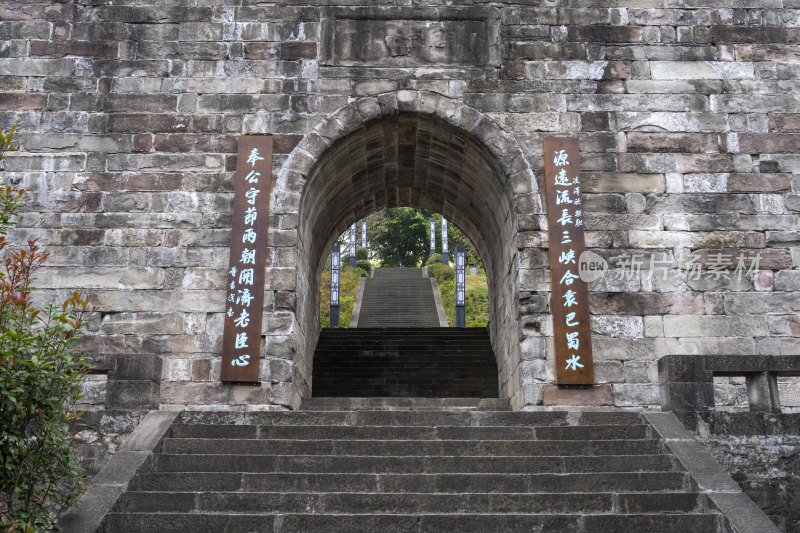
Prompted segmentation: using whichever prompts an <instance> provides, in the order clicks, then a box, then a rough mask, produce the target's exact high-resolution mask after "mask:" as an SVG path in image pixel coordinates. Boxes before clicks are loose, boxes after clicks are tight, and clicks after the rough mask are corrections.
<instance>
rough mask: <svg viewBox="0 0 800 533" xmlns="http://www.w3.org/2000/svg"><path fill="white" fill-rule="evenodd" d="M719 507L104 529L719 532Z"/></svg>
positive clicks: (120, 520)
mask: <svg viewBox="0 0 800 533" xmlns="http://www.w3.org/2000/svg"><path fill="white" fill-rule="evenodd" d="M722 527H723V526H722V519H721V515H719V514H716V513H709V514H700V513H683V514H681V513H675V514H585V515H581V514H522V513H507V514H477V513H459V514H456V513H454V514H377V515H376V514H323V513H314V514H280V515H278V514H234V513H203V514H195V513H111V514H109V515H108V517H107V519H106V520H105V521H104V524H103V527H102V528H101V530H100V533H126V532H142V531H158V532H159V533H172V532H175V533H187V532H189V531H225V532H226V533H240V532H247V533H299V532H325V533H375V532H381V533H442V532H450V531H458V532H459V533H509V532H512V531H548V532H549V531H553V532H566V531H569V532H570V533H608V532H610V531H614V532H620V533H627V532H645V531H646V532H648V533H687V532H704V533H705V532H716V531H721V530H722Z"/></svg>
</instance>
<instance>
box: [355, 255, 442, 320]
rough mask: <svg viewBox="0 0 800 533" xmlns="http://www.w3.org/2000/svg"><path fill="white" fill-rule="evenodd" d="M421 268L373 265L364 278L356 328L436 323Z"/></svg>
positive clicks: (429, 283) (435, 314) (432, 305)
mask: <svg viewBox="0 0 800 533" xmlns="http://www.w3.org/2000/svg"><path fill="white" fill-rule="evenodd" d="M422 274H423V272H422V269H421V268H376V269H375V271H374V274H373V277H371V278H367V279H366V280H364V294H363V297H362V301H361V310H360V312H359V315H358V316H359V318H358V328H359V329H360V328H393V327H409V328H411V327H416V328H435V327H438V326H439V315H438V313H437V311H436V301H435V300H434V296H433V290H432V285H431V280H430V279H428V278H425V277H423V275H422Z"/></svg>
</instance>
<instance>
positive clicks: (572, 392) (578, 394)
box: [542, 383, 614, 406]
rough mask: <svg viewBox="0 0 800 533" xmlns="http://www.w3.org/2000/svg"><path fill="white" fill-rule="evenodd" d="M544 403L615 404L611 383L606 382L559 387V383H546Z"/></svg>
mask: <svg viewBox="0 0 800 533" xmlns="http://www.w3.org/2000/svg"><path fill="white" fill-rule="evenodd" d="M542 403H543V404H544V405H548V406H550V405H571V406H576V405H594V406H601V405H614V394H613V392H612V390H611V385H610V384H608V383H604V384H602V385H594V386H591V387H580V388H578V387H569V388H567V387H559V386H558V385H545V386H544V397H543V399H542Z"/></svg>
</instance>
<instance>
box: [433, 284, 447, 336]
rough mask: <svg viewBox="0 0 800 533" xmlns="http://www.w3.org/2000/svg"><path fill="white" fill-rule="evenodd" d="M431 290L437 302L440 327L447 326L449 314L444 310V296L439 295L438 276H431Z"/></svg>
mask: <svg viewBox="0 0 800 533" xmlns="http://www.w3.org/2000/svg"><path fill="white" fill-rule="evenodd" d="M430 280H431V290H432V291H433V300H434V301H435V302H436V314H437V315H439V327H440V328H446V327H447V314H446V313H445V312H444V306H443V305H442V297H441V296H440V295H439V284H438V283H436V278H430Z"/></svg>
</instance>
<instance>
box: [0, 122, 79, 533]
mask: <svg viewBox="0 0 800 533" xmlns="http://www.w3.org/2000/svg"><path fill="white" fill-rule="evenodd" d="M13 133H14V129H12V130H11V131H10V132H8V133H3V132H2V130H0V160H1V159H2V156H3V155H4V153H5V152H6V151H7V150H10V149H12V146H11V142H12V138H13ZM23 193H24V191H23V190H22V189H14V188H12V187H4V188H2V189H0V234H2V235H3V236H0V251H2V252H3V253H2V256H4V257H5V259H4V260H3V261H2V265H1V266H0V428H2V431H0V524H1V525H2V526H3V531H6V532H29V531H46V530H48V529H51V528H52V527H54V525H55V523H56V521H57V519H58V516H59V514H60V513H61V512H62V511H63V510H64V509H66V508H67V507H69V506H71V505H74V504H75V503H76V502H77V499H78V498H79V497H80V495H81V494H82V492H83V490H84V483H83V479H82V478H81V475H80V473H81V470H80V467H79V466H78V459H77V458H76V457H75V455H74V454H73V442H74V441H73V438H74V431H72V430H71V429H70V426H71V425H72V424H73V423H74V422H75V420H76V419H77V418H78V417H79V416H80V413H75V412H74V409H73V408H74V406H75V403H76V402H77V400H78V399H79V398H80V397H81V395H80V390H81V381H82V378H83V376H84V375H85V373H86V372H87V370H88V363H87V360H86V359H85V358H84V357H83V356H81V355H73V354H72V353H71V351H72V348H73V347H74V343H75V340H76V339H77V338H78V336H79V335H80V333H81V330H82V324H83V318H84V315H85V314H86V313H88V312H91V311H93V310H94V309H93V308H92V309H89V307H90V306H89V304H88V303H87V301H86V298H85V297H84V296H83V295H81V294H79V293H77V292H76V293H73V294H72V296H71V297H70V298H68V299H67V300H66V301H65V302H64V303H63V304H62V305H61V306H60V308H59V307H55V306H50V307H45V308H37V307H36V306H35V305H34V303H33V298H32V294H31V292H32V287H31V284H32V282H33V281H34V275H35V273H36V271H37V270H38V269H39V268H42V265H43V263H44V261H45V259H46V258H47V254H46V253H43V252H41V251H40V250H39V248H38V246H37V245H36V240H29V241H28V242H27V243H26V245H25V246H24V247H21V248H18V249H10V248H11V247H10V243H9V242H8V241H7V240H6V238H5V236H4V235H5V234H6V230H7V229H8V227H9V226H11V225H13V223H12V219H13V216H14V215H15V213H16V212H17V210H18V208H19V206H20V204H21V201H22V195H23Z"/></svg>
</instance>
